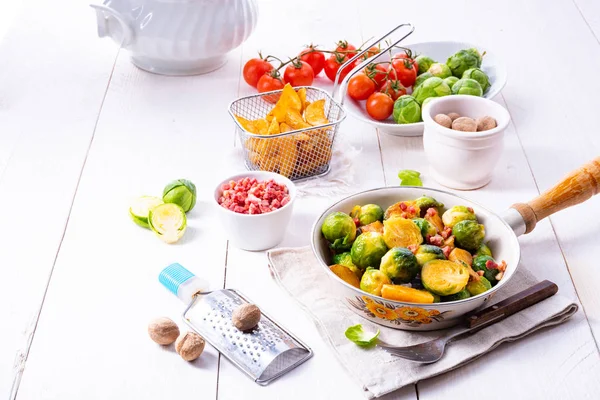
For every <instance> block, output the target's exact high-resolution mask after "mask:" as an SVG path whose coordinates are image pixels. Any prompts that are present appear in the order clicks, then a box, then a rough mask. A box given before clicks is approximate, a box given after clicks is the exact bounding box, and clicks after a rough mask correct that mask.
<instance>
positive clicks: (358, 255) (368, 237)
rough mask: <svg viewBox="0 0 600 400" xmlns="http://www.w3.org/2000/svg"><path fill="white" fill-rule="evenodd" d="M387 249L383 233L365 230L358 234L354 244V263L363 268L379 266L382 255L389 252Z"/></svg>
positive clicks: (352, 252) (352, 254) (352, 251)
mask: <svg viewBox="0 0 600 400" xmlns="http://www.w3.org/2000/svg"><path fill="white" fill-rule="evenodd" d="M387 250H388V249H387V246H386V245H385V241H384V240H383V235H382V234H380V233H377V232H365V233H361V234H360V235H358V237H357V238H356V240H355V241H354V243H353V244H352V249H351V250H350V255H351V256H352V262H353V263H354V265H356V266H357V267H359V268H361V269H365V268H367V267H374V268H378V267H379V263H380V262H381V257H383V256H384V255H385V253H387Z"/></svg>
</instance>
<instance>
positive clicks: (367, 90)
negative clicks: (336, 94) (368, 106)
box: [348, 73, 375, 100]
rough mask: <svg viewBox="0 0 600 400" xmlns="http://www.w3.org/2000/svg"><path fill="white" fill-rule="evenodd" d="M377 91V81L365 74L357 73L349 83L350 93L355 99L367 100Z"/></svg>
mask: <svg viewBox="0 0 600 400" xmlns="http://www.w3.org/2000/svg"><path fill="white" fill-rule="evenodd" d="M374 92H375V82H373V80H372V79H371V78H369V77H368V76H367V75H365V74H362V73H360V74H356V75H354V76H353V77H352V78H350V82H349V83H348V95H349V96H350V97H352V98H353V99H354V100H366V99H368V98H369V96H370V95H372V94H373V93H374Z"/></svg>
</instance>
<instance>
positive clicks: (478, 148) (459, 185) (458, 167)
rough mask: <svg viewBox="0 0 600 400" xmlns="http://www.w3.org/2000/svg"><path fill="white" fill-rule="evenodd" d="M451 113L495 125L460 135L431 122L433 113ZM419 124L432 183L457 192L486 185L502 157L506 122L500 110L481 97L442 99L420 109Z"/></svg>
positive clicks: (507, 118)
mask: <svg viewBox="0 0 600 400" xmlns="http://www.w3.org/2000/svg"><path fill="white" fill-rule="evenodd" d="M451 112H455V113H458V114H460V115H461V116H463V117H470V118H473V119H477V118H479V117H483V116H486V115H488V116H490V117H492V118H494V119H495V120H496V123H497V124H498V126H497V127H496V128H494V129H490V130H487V131H483V132H461V131H456V130H453V129H449V128H445V127H443V126H441V125H440V124H438V123H437V122H435V121H434V120H433V117H435V116H436V115H437V114H448V113H451ZM423 121H424V124H425V132H424V134H423V146H424V148H425V155H426V156H427V161H428V162H429V168H430V172H431V176H433V178H434V179H435V180H436V181H438V182H439V183H440V184H442V185H444V186H446V187H450V188H453V189H459V190H471V189H477V188H480V187H482V186H485V185H487V184H488V183H489V182H490V180H491V179H492V173H493V171H494V167H495V166H496V164H497V163H498V160H499V159H500V155H501V154H502V141H503V137H504V131H505V130H506V127H507V126H508V123H509V122H510V115H509V114H508V111H506V109H505V108H504V107H502V106H501V105H500V104H498V103H496V102H494V101H492V100H489V99H484V98H482V97H476V96H467V95H456V96H445V97H440V98H437V99H434V100H432V101H430V102H429V103H427V104H426V105H425V107H423Z"/></svg>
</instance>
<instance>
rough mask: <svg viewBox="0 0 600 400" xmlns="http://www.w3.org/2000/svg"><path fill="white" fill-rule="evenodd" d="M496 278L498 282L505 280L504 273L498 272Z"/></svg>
mask: <svg viewBox="0 0 600 400" xmlns="http://www.w3.org/2000/svg"><path fill="white" fill-rule="evenodd" d="M494 278H496V280H497V281H499V280H501V279H502V278H504V272H498V273H497V274H496V276H495V277H494Z"/></svg>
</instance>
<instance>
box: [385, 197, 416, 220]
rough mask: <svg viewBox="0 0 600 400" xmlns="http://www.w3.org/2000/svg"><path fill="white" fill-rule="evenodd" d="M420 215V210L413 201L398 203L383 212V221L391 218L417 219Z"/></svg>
mask: <svg viewBox="0 0 600 400" xmlns="http://www.w3.org/2000/svg"><path fill="white" fill-rule="evenodd" d="M420 214H421V209H420V208H419V206H418V205H417V203H416V202H415V201H414V200H411V201H399V202H397V203H394V204H392V205H391V206H389V207H388V208H387V209H386V210H385V214H384V215H383V219H384V220H385V219H391V218H393V217H401V218H407V219H412V218H416V217H418V216H419V215H420Z"/></svg>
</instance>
